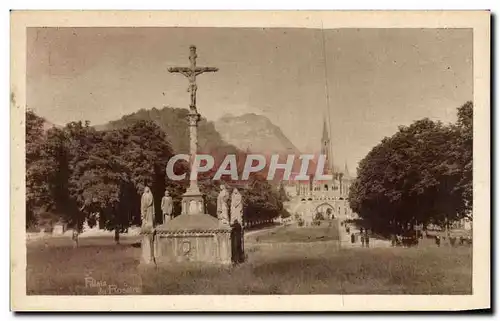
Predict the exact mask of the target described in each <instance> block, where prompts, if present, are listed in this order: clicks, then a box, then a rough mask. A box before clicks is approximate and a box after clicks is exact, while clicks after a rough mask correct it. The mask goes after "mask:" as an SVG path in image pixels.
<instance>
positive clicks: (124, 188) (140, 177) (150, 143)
mask: <svg viewBox="0 0 500 321" xmlns="http://www.w3.org/2000/svg"><path fill="white" fill-rule="evenodd" d="M91 140H92V148H91V149H90V150H89V152H88V154H87V157H83V158H81V159H80V162H79V163H78V165H77V166H76V175H75V177H78V179H77V180H76V190H78V191H79V193H78V197H77V200H78V204H81V205H82V206H83V207H85V211H86V213H87V217H88V216H89V215H91V214H92V213H95V212H98V213H99V214H100V220H101V222H102V223H103V227H104V228H105V229H107V230H114V231H115V240H116V242H119V233H121V232H124V231H125V230H126V229H128V228H129V227H130V226H131V225H133V224H140V221H141V217H140V198H141V194H142V192H143V189H144V186H149V187H151V190H152V192H153V195H154V197H155V208H156V209H157V212H158V213H157V217H158V216H160V217H161V213H159V212H160V202H161V197H162V196H163V193H164V191H165V186H166V184H165V181H166V177H165V176H166V175H165V170H166V164H167V162H168V160H169V158H170V157H171V156H172V150H171V148H170V143H169V142H168V141H167V139H166V136H165V134H164V133H163V131H161V130H160V129H159V128H158V126H156V125H155V124H154V123H152V122H147V121H138V122H136V123H134V124H132V125H131V126H130V127H127V128H122V129H118V130H109V131H105V132H99V133H94V135H93V138H92V139H91Z"/></svg>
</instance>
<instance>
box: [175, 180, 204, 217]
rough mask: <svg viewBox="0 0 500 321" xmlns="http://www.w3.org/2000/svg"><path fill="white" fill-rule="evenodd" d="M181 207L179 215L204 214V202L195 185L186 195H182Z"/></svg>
mask: <svg viewBox="0 0 500 321" xmlns="http://www.w3.org/2000/svg"><path fill="white" fill-rule="evenodd" d="M181 205H182V212H181V215H184V214H188V215H201V214H204V213H205V201H204V199H203V195H202V194H201V192H200V191H199V189H198V186H197V185H194V187H193V186H191V187H190V188H188V190H187V191H186V193H184V195H182V202H181Z"/></svg>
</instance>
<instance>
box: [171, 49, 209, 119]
mask: <svg viewBox="0 0 500 321" xmlns="http://www.w3.org/2000/svg"><path fill="white" fill-rule="evenodd" d="M189 51H190V53H189V62H190V65H189V67H171V68H168V71H169V72H172V73H180V74H181V75H183V76H184V77H186V78H187V79H188V80H189V87H188V89H187V91H188V92H190V93H191V103H190V105H189V107H190V109H191V110H192V111H194V112H196V91H197V90H198V86H196V76H198V75H201V74H202V73H204V72H217V71H218V70H219V68H215V67H196V58H197V57H198V56H197V55H196V47H195V46H190V47H189Z"/></svg>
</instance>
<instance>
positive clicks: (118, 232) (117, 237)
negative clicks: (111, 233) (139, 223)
mask: <svg viewBox="0 0 500 321" xmlns="http://www.w3.org/2000/svg"><path fill="white" fill-rule="evenodd" d="M115 243H116V244H120V230H118V228H115Z"/></svg>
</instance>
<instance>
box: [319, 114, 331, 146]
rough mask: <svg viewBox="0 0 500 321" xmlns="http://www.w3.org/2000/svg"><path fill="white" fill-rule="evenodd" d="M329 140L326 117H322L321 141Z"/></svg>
mask: <svg viewBox="0 0 500 321" xmlns="http://www.w3.org/2000/svg"><path fill="white" fill-rule="evenodd" d="M325 141H328V142H329V141H330V137H329V135H328V126H326V118H325V117H323V136H321V142H322V143H324V142H325Z"/></svg>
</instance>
